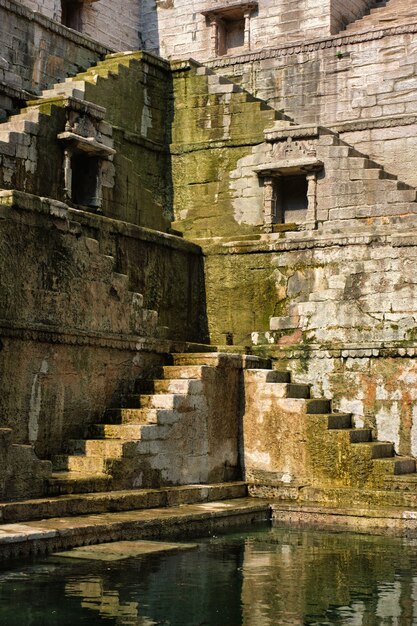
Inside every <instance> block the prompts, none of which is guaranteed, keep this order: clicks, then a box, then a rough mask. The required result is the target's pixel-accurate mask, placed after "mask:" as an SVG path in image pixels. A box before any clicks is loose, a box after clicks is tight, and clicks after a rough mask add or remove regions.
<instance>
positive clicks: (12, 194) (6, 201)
mask: <svg viewBox="0 0 417 626" xmlns="http://www.w3.org/2000/svg"><path fill="white" fill-rule="evenodd" d="M10 210H18V211H19V210H20V211H26V212H28V213H40V214H43V215H47V216H53V217H55V218H59V219H62V220H66V221H67V222H68V229H69V230H70V229H71V230H72V231H73V232H76V231H77V232H78V233H79V231H80V230H81V228H82V226H87V227H89V228H93V229H99V230H100V229H102V230H106V231H110V232H113V233H116V234H119V235H123V236H126V237H131V238H132V239H139V240H141V241H147V242H150V243H154V244H155V245H160V246H165V247H168V248H172V249H175V250H180V251H182V252H184V253H186V254H197V255H201V253H202V250H201V247H200V246H199V245H198V244H195V243H193V242H191V241H187V240H184V239H182V238H181V237H177V236H176V235H171V234H168V233H163V232H161V231H157V230H152V229H150V228H145V227H144V226H137V225H136V224H130V223H129V222H123V221H121V220H116V219H112V218H110V217H106V216H104V215H97V214H95V213H89V212H87V211H82V210H80V209H74V208H72V207H69V206H68V205H67V204H65V203H64V202H60V201H59V200H54V199H53V198H43V197H40V196H35V195H32V194H29V193H25V192H23V191H17V190H15V189H7V190H3V191H0V219H1V217H2V216H3V214H4V212H5V211H10Z"/></svg>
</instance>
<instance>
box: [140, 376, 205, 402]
mask: <svg viewBox="0 0 417 626" xmlns="http://www.w3.org/2000/svg"><path fill="white" fill-rule="evenodd" d="M139 387H140V389H141V393H145V394H146V393H148V394H158V393H174V394H184V395H185V394H190V395H194V394H198V393H202V391H203V384H202V381H201V380H193V379H187V378H168V379H162V380H158V379H156V380H149V381H142V382H141V384H140V385H139ZM129 397H130V398H132V399H133V400H134V398H136V397H137V396H129Z"/></svg>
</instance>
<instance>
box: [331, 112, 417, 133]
mask: <svg viewBox="0 0 417 626" xmlns="http://www.w3.org/2000/svg"><path fill="white" fill-rule="evenodd" d="M411 124H417V115H415V114H409V113H405V114H403V115H389V116H385V117H378V118H368V119H360V120H348V121H346V122H339V123H337V124H329V125H328V127H327V128H329V129H330V130H332V131H333V132H335V133H350V132H356V131H361V130H372V129H374V128H395V127H397V126H410V125H411Z"/></svg>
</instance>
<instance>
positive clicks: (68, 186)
mask: <svg viewBox="0 0 417 626" xmlns="http://www.w3.org/2000/svg"><path fill="white" fill-rule="evenodd" d="M71 157H72V151H71V150H69V149H68V148H67V149H66V150H65V151H64V194H65V201H66V202H67V201H69V200H71V195H72V168H71Z"/></svg>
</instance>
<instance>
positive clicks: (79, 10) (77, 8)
mask: <svg viewBox="0 0 417 626" xmlns="http://www.w3.org/2000/svg"><path fill="white" fill-rule="evenodd" d="M92 2H97V0H61V23H62V24H63V25H64V26H67V28H72V29H73V30H77V31H78V32H82V31H83V13H84V11H85V7H86V5H87V4H91V3H92Z"/></svg>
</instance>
